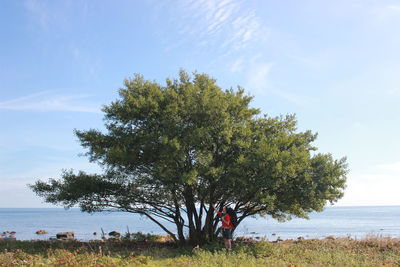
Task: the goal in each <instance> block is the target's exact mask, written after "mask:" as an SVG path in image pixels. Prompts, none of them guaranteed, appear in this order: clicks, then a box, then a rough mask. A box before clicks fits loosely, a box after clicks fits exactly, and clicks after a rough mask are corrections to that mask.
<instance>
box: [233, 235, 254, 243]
mask: <svg viewBox="0 0 400 267" xmlns="http://www.w3.org/2000/svg"><path fill="white" fill-rule="evenodd" d="M236 241H238V242H251V241H253V238H252V237H248V236H238V237H236Z"/></svg>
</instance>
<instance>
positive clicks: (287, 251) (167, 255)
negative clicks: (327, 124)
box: [0, 237, 400, 267]
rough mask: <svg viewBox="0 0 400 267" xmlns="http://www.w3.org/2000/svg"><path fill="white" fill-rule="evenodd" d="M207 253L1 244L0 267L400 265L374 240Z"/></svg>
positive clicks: (389, 246)
mask: <svg viewBox="0 0 400 267" xmlns="http://www.w3.org/2000/svg"><path fill="white" fill-rule="evenodd" d="M221 247H222V244H220V243H218V244H213V245H209V246H207V247H204V248H199V249H197V248H196V249H193V248H191V247H183V248H182V247H176V246H175V245H174V244H173V243H169V242H161V241H146V240H145V241H141V240H108V241H105V242H102V241H96V242H78V241H0V266H96V267H101V266H157V267H158V266H171V267H172V266H173V267H176V266H191V267H194V266H210V267H211V266H218V267H220V266H222V267H223V266H235V267H239V266H246V267H247V266H291V267H294V266H400V240H399V239H394V238H384V237H369V238H366V239H363V240H353V239H349V238H339V239H334V240H332V239H322V240H317V239H311V240H301V241H282V242H279V243H271V242H267V241H259V242H248V243H236V244H235V248H234V250H233V252H231V253H226V252H225V251H224V250H223V249H222V248H221Z"/></svg>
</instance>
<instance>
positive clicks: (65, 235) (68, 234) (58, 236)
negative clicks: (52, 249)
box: [56, 232, 75, 239]
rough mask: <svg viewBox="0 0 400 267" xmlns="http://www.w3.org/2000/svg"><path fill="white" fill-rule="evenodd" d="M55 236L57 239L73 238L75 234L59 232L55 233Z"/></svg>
mask: <svg viewBox="0 0 400 267" xmlns="http://www.w3.org/2000/svg"><path fill="white" fill-rule="evenodd" d="M56 237H57V239H74V238H75V234H74V232H61V233H57V235H56Z"/></svg>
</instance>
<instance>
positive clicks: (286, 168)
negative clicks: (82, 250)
mask: <svg viewBox="0 0 400 267" xmlns="http://www.w3.org/2000/svg"><path fill="white" fill-rule="evenodd" d="M251 100H252V97H250V96H248V95H246V94H245V91H244V90H243V89H242V88H240V87H239V88H238V89H237V90H233V89H230V90H222V89H221V88H220V87H218V86H217V85H216V80H215V79H212V78H210V77H209V76H208V75H206V74H197V73H195V74H193V77H191V76H190V75H188V74H187V73H186V72H185V71H181V72H180V76H179V80H171V79H167V81H166V85H165V86H163V85H160V84H159V83H157V82H151V81H148V80H145V79H144V78H143V77H142V76H141V75H135V76H134V77H133V78H132V79H127V80H125V87H124V88H122V89H120V98H119V99H117V100H116V101H114V102H112V103H111V104H110V105H108V106H104V108H103V111H104V113H105V126H106V133H103V132H101V131H99V130H96V129H91V130H87V131H79V130H77V131H76V132H75V133H76V135H77V137H78V138H79V140H80V142H81V145H82V146H83V147H84V148H86V149H87V150H88V152H87V154H86V155H87V156H88V157H89V159H90V161H91V162H96V163H98V164H100V165H101V166H102V167H103V169H104V173H103V174H88V173H85V172H82V171H79V172H77V173H75V172H73V171H72V170H71V171H64V172H63V173H62V175H61V176H62V177H61V179H59V180H56V179H50V180H49V181H48V182H45V181H37V182H36V183H35V184H34V185H31V188H32V189H33V190H34V191H35V192H36V193H37V194H38V195H39V196H42V197H44V199H45V201H46V202H49V203H54V204H62V205H64V206H65V207H72V206H75V205H79V206H80V207H81V209H82V210H83V211H86V212H96V211H102V210H107V209H112V210H121V211H126V212H132V213H138V214H141V215H143V216H146V217H147V218H149V219H150V220H151V221H153V222H154V223H156V224H158V225H159V226H160V227H161V228H162V229H163V230H164V231H166V232H167V233H168V234H169V235H170V236H171V237H172V238H173V239H174V240H176V241H178V240H179V241H181V242H184V241H185V240H186V237H185V233H187V234H188V237H189V240H190V241H191V242H192V243H196V244H197V243H204V242H208V241H211V240H212V239H214V238H215V236H216V233H217V225H218V221H219V218H218V216H216V214H215V213H214V210H213V209H212V208H211V207H212V205H213V204H216V203H217V204H218V205H220V206H226V205H231V206H232V207H233V208H234V210H235V211H236V212H237V213H238V215H239V216H238V223H240V222H241V221H242V220H243V219H245V218H246V217H248V216H253V215H257V214H259V215H271V216H272V217H274V218H276V219H278V220H286V219H290V218H291V216H297V217H307V213H309V212H311V211H321V210H322V209H323V207H324V205H326V203H327V202H331V203H333V202H335V201H337V200H338V199H339V198H340V197H342V196H343V189H344V188H345V180H346V176H345V174H346V171H347V170H346V168H347V167H346V162H345V159H344V158H343V159H340V160H335V159H333V158H332V156H331V155H330V154H321V153H317V152H316V148H315V147H314V146H313V145H312V142H313V141H314V140H315V138H316V134H313V133H311V131H304V132H299V131H297V129H296V124H297V122H296V119H295V116H294V115H287V116H279V117H268V116H267V115H261V114H260V111H259V110H258V109H255V108H252V107H250V102H251ZM166 221H168V222H171V223H173V224H174V225H175V226H176V229H175V230H173V229H168V228H167V227H166V224H165V222H166Z"/></svg>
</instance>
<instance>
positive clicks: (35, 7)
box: [24, 0, 53, 30]
mask: <svg viewBox="0 0 400 267" xmlns="http://www.w3.org/2000/svg"><path fill="white" fill-rule="evenodd" d="M24 7H25V9H26V10H27V11H29V12H30V13H31V14H32V15H33V16H34V18H35V19H36V20H37V22H38V23H39V25H40V27H41V28H42V29H44V30H47V29H48V27H49V25H50V23H51V22H50V21H51V19H52V18H53V15H52V14H53V13H52V12H51V11H50V10H49V8H48V7H47V5H46V4H45V2H44V1H37V0H25V2H24Z"/></svg>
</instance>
